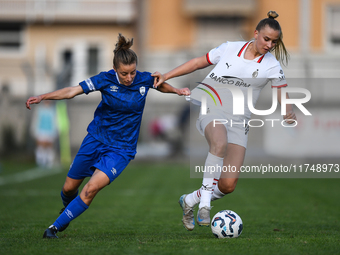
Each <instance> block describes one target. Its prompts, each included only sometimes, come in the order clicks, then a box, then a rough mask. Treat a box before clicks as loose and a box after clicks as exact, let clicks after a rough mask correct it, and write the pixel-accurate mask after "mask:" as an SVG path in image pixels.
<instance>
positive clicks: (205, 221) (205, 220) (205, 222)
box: [197, 206, 210, 226]
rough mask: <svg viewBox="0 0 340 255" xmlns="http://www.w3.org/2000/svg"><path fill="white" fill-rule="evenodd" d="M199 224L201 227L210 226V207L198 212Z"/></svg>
mask: <svg viewBox="0 0 340 255" xmlns="http://www.w3.org/2000/svg"><path fill="white" fill-rule="evenodd" d="M197 223H198V225H199V226H209V225H210V207H208V206H204V207H202V208H200V209H199V210H198V212H197Z"/></svg>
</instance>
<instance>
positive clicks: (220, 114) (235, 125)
mask: <svg viewBox="0 0 340 255" xmlns="http://www.w3.org/2000/svg"><path fill="white" fill-rule="evenodd" d="M214 120H215V122H219V123H218V124H216V125H221V123H222V124H223V125H224V126H225V128H226V129H227V136H228V143H233V144H237V145H240V146H243V147H244V148H247V142H248V131H249V126H248V121H247V120H246V119H244V118H243V116H240V117H237V116H232V115H229V114H227V113H226V112H224V111H222V110H217V109H214V110H212V111H210V110H209V108H208V109H207V114H205V115H202V114H201V112H200V115H199V117H198V119H197V121H196V128H197V129H198V131H199V132H200V133H201V135H203V136H204V130H205V128H206V126H207V125H208V124H209V123H210V122H213V121H214ZM218 120H219V121H218Z"/></svg>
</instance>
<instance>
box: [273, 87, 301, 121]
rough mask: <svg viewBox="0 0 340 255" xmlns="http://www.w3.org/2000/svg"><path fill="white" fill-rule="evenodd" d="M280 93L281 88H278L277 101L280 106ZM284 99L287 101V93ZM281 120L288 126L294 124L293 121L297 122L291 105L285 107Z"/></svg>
mask: <svg viewBox="0 0 340 255" xmlns="http://www.w3.org/2000/svg"><path fill="white" fill-rule="evenodd" d="M281 93H282V91H281V88H278V90H277V100H278V101H279V103H280V104H281ZM285 97H286V98H287V99H288V98H289V95H288V93H286V95H285ZM283 119H284V120H286V122H287V123H288V124H293V123H294V121H293V120H297V118H296V115H295V113H294V110H293V105H291V104H287V105H286V115H285V116H283Z"/></svg>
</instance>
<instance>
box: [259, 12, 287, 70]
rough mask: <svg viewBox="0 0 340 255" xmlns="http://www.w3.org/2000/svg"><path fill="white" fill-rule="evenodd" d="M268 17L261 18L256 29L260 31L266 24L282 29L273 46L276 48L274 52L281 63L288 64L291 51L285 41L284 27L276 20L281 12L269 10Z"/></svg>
mask: <svg viewBox="0 0 340 255" xmlns="http://www.w3.org/2000/svg"><path fill="white" fill-rule="evenodd" d="M267 16H268V18H265V19H263V20H261V21H260V22H259V24H257V26H256V30H257V31H260V30H261V29H263V28H264V27H265V26H266V25H268V26H269V27H270V28H272V29H274V30H277V31H280V37H279V39H278V41H277V43H276V45H275V47H274V48H273V50H274V52H275V53H274V54H275V57H276V59H277V60H279V61H280V62H281V63H283V64H284V65H287V64H288V60H289V53H288V51H287V49H286V47H285V45H284V43H283V40H282V38H283V34H282V29H281V26H280V24H279V22H278V21H277V20H275V19H276V18H277V17H278V16H279V14H277V13H276V12H275V11H269V12H268V13H267Z"/></svg>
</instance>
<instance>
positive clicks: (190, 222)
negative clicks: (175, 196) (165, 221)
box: [178, 195, 195, 231]
mask: <svg viewBox="0 0 340 255" xmlns="http://www.w3.org/2000/svg"><path fill="white" fill-rule="evenodd" d="M186 196H187V195H182V196H181V197H180V198H179V201H178V203H179V205H180V206H181V208H182V210H183V219H182V222H183V226H184V227H185V228H186V229H187V230H189V231H192V230H193V229H194V227H195V219H194V208H193V207H190V206H188V205H187V203H186V202H185V197H186Z"/></svg>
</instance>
